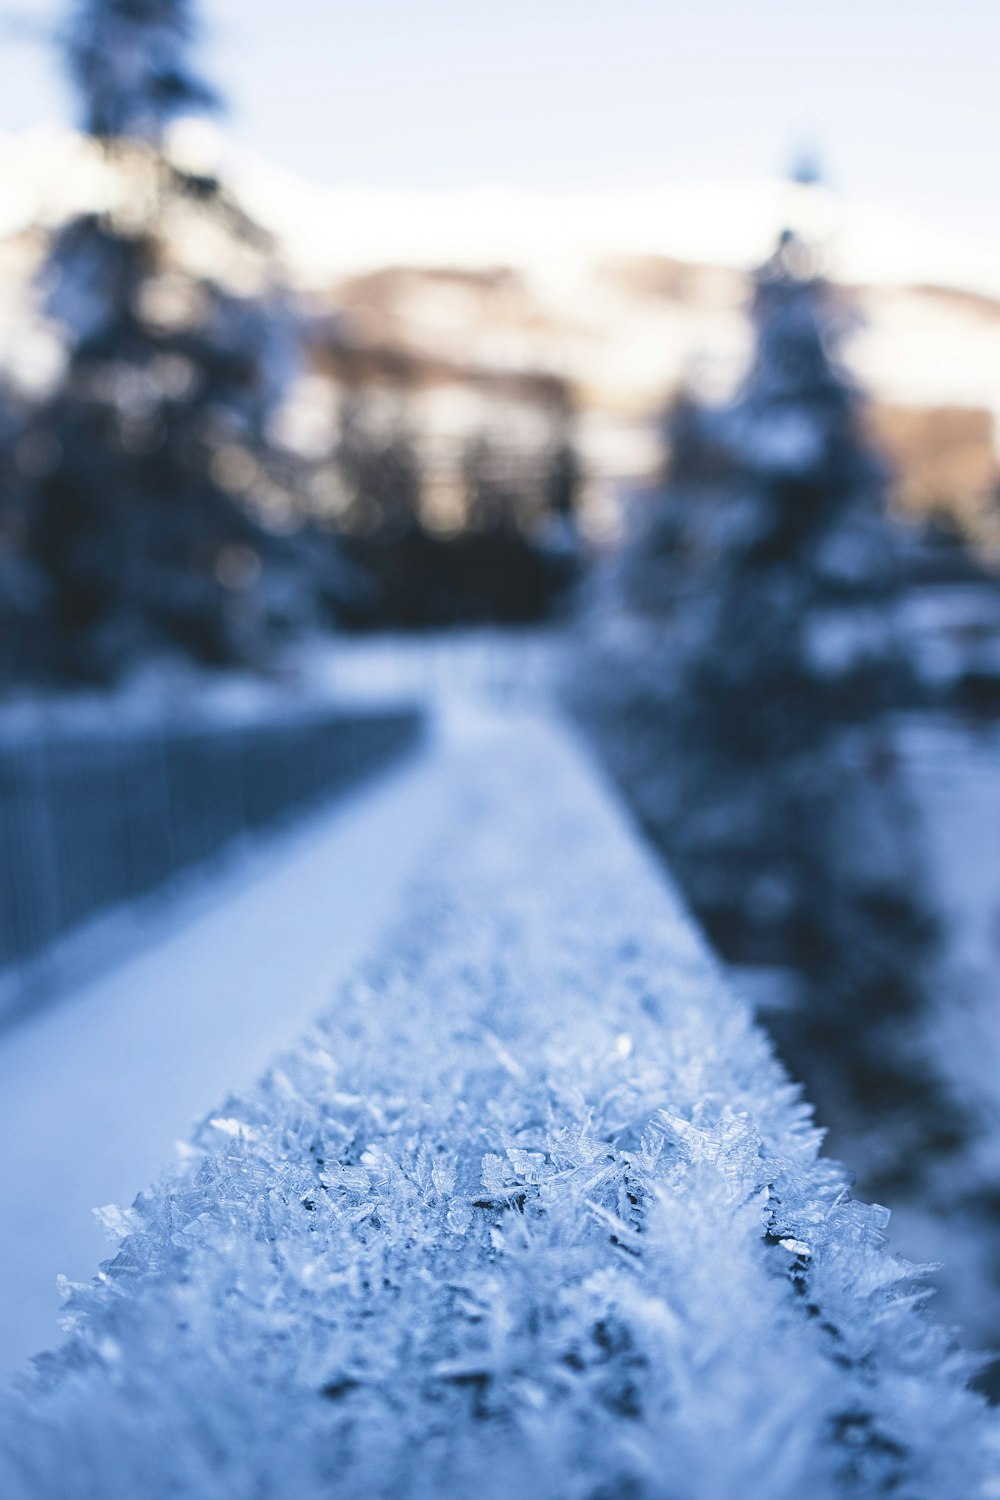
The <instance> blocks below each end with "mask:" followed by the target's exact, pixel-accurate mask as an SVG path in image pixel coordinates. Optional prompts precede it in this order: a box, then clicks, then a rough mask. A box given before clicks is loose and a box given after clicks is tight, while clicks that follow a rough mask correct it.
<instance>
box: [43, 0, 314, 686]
mask: <svg viewBox="0 0 1000 1500" xmlns="http://www.w3.org/2000/svg"><path fill="white" fill-rule="evenodd" d="M193 34H194V23H193V16H192V13H191V9H190V7H189V5H188V4H187V3H186V0H81V3H78V4H77V5H75V6H74V8H73V10H72V13H71V16H70V21H69V24H68V26H67V28H66V32H65V36H64V39H63V45H64V57H65V61H66V63H67V67H68V70H69V72H70V75H71V77H72V79H73V80H74V82H75V84H76V86H77V90H78V94H79V98H80V106H81V114H82V117H83V121H84V124H85V126H86V129H87V131H88V132H89V133H90V134H91V135H93V136H94V137H96V139H97V142H98V145H99V149H101V150H102V151H103V153H104V155H105V167H106V171H107V173H108V182H109V188H110V190H109V194H108V200H109V206H108V207H106V208H102V209H100V210H99V211H95V212H91V213H84V214H81V215H79V216H77V217H75V218H73V219H71V220H70V221H69V222H67V223H64V224H63V225H62V226H61V227H59V228H58V229H57V230H56V231H55V232H54V234H53V236H52V240H51V244H50V248H49V254H48V257H47V260H46V263H45V266H44V269H43V272H42V277H41V284H42V288H43V293H44V306H45V312H46V314H47V316H48V317H49V319H50V320H51V322H52V323H53V324H54V325H55V326H56V327H57V329H58V330H59V331H60V333H61V335H62V337H63V339H64V343H65V349H66V368H65V375H64V378H63V379H62V381H61V382H60V383H59V385H58V387H57V388H56V389H55V390H54V392H53V393H52V395H51V398H50V399H49V400H48V401H47V402H46V403H45V404H44V405H43V406H42V408H41V409H40V410H38V411H37V412H36V413H35V414H34V417H33V421H32V430H33V432H34V433H35V434H36V435H39V436H40V438H41V440H42V441H44V442H45V443H46V444H47V445H48V448H49V450H50V451H51V452H52V454H53V455H55V456H54V458H53V460H52V462H51V463H50V464H49V465H48V467H47V469H46V471H45V472H44V473H41V474H39V475H38V477H37V481H36V483H35V485H34V495H33V504H32V506H31V518H32V519H31V527H30V545H31V550H32V552H33V555H34V557H35V559H36V560H37V562H38V563H39V564H40V566H41V567H42V569H43V570H44V572H45V573H46V574H47V576H48V577H49V579H50V580H51V586H52V595H53V598H54V600H55V609H54V624H55V631H54V644H53V658H54V666H55V668H56V669H57V670H58V671H61V672H68V673H70V674H71V675H74V674H80V673H82V674H84V675H95V674H96V675H98V676H107V675H109V674H113V673H114V672H116V671H117V670H119V668H120V667H122V666H123V665H125V664H126V663H127V662H128V660H129V659H130V658H131V657H134V656H135V655H137V654H140V653H142V652H145V651H147V650H151V649H152V650H155V649H158V648H159V647H162V646H167V647H171V648H179V649H181V650H182V651H184V652H186V653H189V654H193V655H195V656H197V657H199V658H202V659H205V660H209V661H222V660H225V659H228V658H230V657H233V656H234V655H246V654H247V653H248V652H253V651H255V650H257V649H258V648H259V644H260V641H259V636H260V631H261V628H262V626H263V624H264V605H263V603H262V600H263V595H262V592H261V590H260V589H258V588H256V587H255V585H256V583H257V581H258V580H259V579H260V578H261V575H262V568H264V564H265V563H266V561H267V559H268V558H269V557H276V556H278V555H279V554H280V553H281V548H282V545H283V544H282V543H281V542H279V541H278V540H277V539H276V538H275V536H274V534H273V531H272V530H271V529H269V528H267V527H264V526H262V525H261V518H262V517H264V518H266V517H267V516H269V515H271V514H273V513H274V511H275V508H276V507H278V508H281V507H282V505H284V506H285V508H286V509H287V506H288V504H289V503H291V500H290V496H289V493H288V490H289V483H290V481H293V480H294V476H291V475H289V473H288V472H287V471H288V463H287V461H286V460H284V459H283V458H282V456H281V455H280V454H278V453H276V452H275V450H274V448H273V444H272V442H271V438H270V430H271V428H270V424H271V419H272V416H273V415H274V413H275V411H276V409H277V407H278V405H279V404H280V402H281V400H282V398H283V396H284V394H285V391H286V389H287V387H288V384H289V381H290V379H291V378H292V376H293V375H294V373H295V369H296V365H297V352H296V334H295V329H294V324H293V320H292V318H291V316H290V314H289V312H288V311H287V308H286V306H285V305H284V299H283V296H282V292H281V287H280V280H279V278H278V277H277V275H276V272H275V267H274V264H273V260H272V254H271V249H270V245H269V242H268V240H267V237H266V236H265V235H264V234H263V233H262V232H261V231H260V230H259V229H257V227H256V226H255V225H253V224H252V223H251V222H250V221H248V220H247V219H246V217H245V216H244V215H243V214H242V212H241V211H240V209H239V207H238V206H237V205H236V204H235V203H234V202H233V201H232V199H231V198H230V197H229V195H228V194H227V193H226V191H225V190H224V188H223V187H222V185H221V184H220V183H219V182H218V181H217V180H216V179H214V178H213V177H211V176H209V175H205V174H201V173H193V172H191V171H189V170H187V169H186V168H184V167H183V166H182V165H179V164H178V163H177V161H176V160H175V159H173V158H172V157H171V156H170V155H169V154H168V153H167V151H166V149H165V147H164V133H165V130H166V127H167V125H168V124H169V123H170V122H171V121H172V120H173V119H174V118H176V117H177V116H179V115H181V114H183V113H186V112H190V111H191V110H192V109H194V108H205V107H207V105H208V104H209V102H210V100H211V95H210V93H209V90H208V89H207V88H206V87H205V86H204V85H203V84H202V83H201V82H200V80H199V79H198V78H197V76H196V75H195V74H194V72H193V71H192V69H191V66H190V64H189V61H188V53H189V48H190V45H191V42H192V40H193ZM206 242H207V243H210V244H211V245H212V247H213V261H214V263H215V265H217V266H218V271H217V272H214V273H213V274H211V275H209V274H206V273H205V271H204V269H203V266H204V254H203V250H202V252H201V253H199V252H198V248H197V247H198V246H199V245H201V246H202V247H204V245H205V244H206ZM192 246H193V247H194V249H193V250H192ZM264 571H265V572H266V569H265V570H264Z"/></svg>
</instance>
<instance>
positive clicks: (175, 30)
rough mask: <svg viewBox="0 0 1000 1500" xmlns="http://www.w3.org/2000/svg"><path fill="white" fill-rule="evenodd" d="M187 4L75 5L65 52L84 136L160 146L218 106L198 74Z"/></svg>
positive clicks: (182, 0) (88, 1)
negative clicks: (188, 119) (175, 129)
mask: <svg viewBox="0 0 1000 1500" xmlns="http://www.w3.org/2000/svg"><path fill="white" fill-rule="evenodd" d="M194 32H195V26H194V19H193V13H192V7H191V5H190V4H189V3H188V0H76V3H75V4H74V5H73V7H72V10H71V12H70V16H69V21H68V23H67V26H66V29H65V33H64V38H63V45H64V50H65V57H66V66H67V71H68V73H69V76H70V78H71V80H72V82H73V84H74V85H75V87H76V91H77V97H78V99H79V103H80V114H81V125H82V128H83V130H84V131H85V132H86V133H87V134H88V135H91V136H94V137H96V138H97V139H99V140H104V141H108V142H111V143H114V142H120V141H124V140H144V141H146V142H148V143H149V144H150V145H152V146H157V147H158V146H160V145H161V144H162V141H163V132H164V129H165V128H166V126H167V125H169V124H170V122H171V121H172V120H175V119H177V118H179V117H181V116H184V115H189V114H192V113H196V112H198V111H201V110H204V109H206V108H211V107H213V106H214V105H215V104H216V102H217V97H216V95H215V94H214V92H213V91H212V90H211V89H210V88H208V87H207V85H206V84H204V83H203V82H202V81H201V79H199V78H198V77H197V75H196V74H195V73H194V72H193V70H192V67H191V63H190V58H189V53H190V51H191V46H192V42H193V39H194Z"/></svg>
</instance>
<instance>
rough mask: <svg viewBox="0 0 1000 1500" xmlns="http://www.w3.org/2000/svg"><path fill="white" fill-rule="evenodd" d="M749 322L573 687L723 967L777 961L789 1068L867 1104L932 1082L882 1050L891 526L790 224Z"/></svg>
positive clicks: (912, 968) (819, 284)
mask: <svg viewBox="0 0 1000 1500" xmlns="http://www.w3.org/2000/svg"><path fill="white" fill-rule="evenodd" d="M752 319H753V327H754V348H753V355H752V359H751V364H750V368H749V371H748V374H747V377H746V380H745V382H744V384H743V386H742V388H741V390H740V391H739V393H738V394H737V396H736V398H735V400H734V401H733V402H731V403H730V404H729V406H727V407H726V408H723V409H717V410H714V411H713V410H704V409H701V408H699V407H697V405H696V404H695V403H693V402H687V403H685V406H684V408H683V409H682V412H681V414H680V424H679V425H680V428H681V432H682V435H683V438H684V442H683V443H681V444H679V445H678V447H677V448H676V449H675V452H674V455H673V463H672V466H671V470H670V474H669V479H668V484H667V487H666V490H665V491H664V493H663V495H662V496H661V497H660V498H659V500H658V501H657V503H656V504H655V505H654V506H653V507H652V514H651V515H650V517H649V519H648V521H647V523H646V524H645V525H644V526H643V527H642V528H641V530H640V531H639V532H638V534H637V536H636V537H635V539H634V541H633V542H632V543H631V545H630V546H629V547H628V548H627V550H626V555H625V558H624V560H623V563H622V564H621V566H620V567H619V568H618V570H617V572H616V574H615V576H614V577H613V578H612V579H611V583H610V588H609V590H608V591H606V593H605V595H604V599H603V613H602V615H601V617H600V619H599V621H598V622H597V628H599V630H600V637H599V639H598V642H597V644H596V647H595V655H594V656H593V657H592V658H591V660H590V661H589V662H588V671H587V681H586V685H585V687H583V688H582V689H581V690H580V691H579V692H578V693H577V700H578V701H579V702H580V703H581V706H582V712H583V713H584V714H585V716H586V717H587V718H588V719H589V721H590V722H591V724H592V725H593V726H594V729H595V731H596V734H597V739H598V743H599V744H600V745H601V746H603V748H604V751H605V754H606V756H607V758H608V760H609V763H610V765H611V767H612V769H613V770H614V771H615V773H616V774H617V776H618V777H619V779H620V780H621V782H622V784H623V787H624V789H625V791H626V793H627V794H628V795H629V796H630V798H631V800H632V801H633V804H634V806H635V807H636V810H637V812H638V814H639V816H640V818H641V819H642V821H643V823H644V825H645V826H646V828H647V829H648V831H649V832H650V834H651V835H652V837H653V839H654V841H655V842H656V843H657V844H658V845H659V847H660V848H661V849H662V850H663V852H664V853H665V855H666V856H667V858H668V861H669V863H670V865H671V867H672V869H674V871H675V872H676V873H677V874H678V876H679V877H680V879H681V882H682V884H683V886H684V888H685V891H686V893H687V895H688V897H689V899H690V900H691V902H692V904H693V906H694V907H695V910H696V911H697V913H698V914H699V916H700V918H701V920H702V921H703V922H704V924H705V926H706V928H707V930H708V932H709V935H710V937H711V938H712V939H713V941H714V942H715V943H716V945H717V947H718V948H719V950H720V952H721V953H722V955H723V957H724V958H726V959H727V960H728V961H730V962H733V963H737V964H742V965H751V966H755V967H761V966H763V967H765V968H777V969H780V970H783V971H785V972H788V973H792V974H794V975H795V977H796V981H797V984H798V986H799V988H800V992H801V994H802V996H803V997H804V998H803V1004H802V1005H801V1007H799V1008H797V1009H796V1010H794V1011H792V1012H788V1013H786V1014H785V1015H783V1016H782V1017H781V1018H780V1020H779V1021H776V1026H777V1027H778V1028H779V1029H780V1032H781V1035H782V1039H783V1041H784V1043H785V1044H786V1045H787V1048H788V1051H789V1055H790V1057H791V1060H792V1063H793V1067H794V1068H795V1070H796V1071H797V1072H799V1073H803V1072H810V1071H812V1070H811V1064H812V1063H815V1061H816V1059H817V1058H819V1057H822V1058H823V1059H824V1064H823V1067H824V1072H823V1076H822V1077H820V1078H817V1077H815V1076H812V1077H810V1084H811V1089H812V1093H813V1095H814V1096H816V1097H818V1099H819V1100H820V1102H821V1103H823V1104H827V1105H829V1104H830V1101H831V1099H837V1101H838V1102H837V1103H835V1104H834V1105H832V1106H831V1108H832V1109H833V1111H834V1112H836V1109H837V1108H838V1107H839V1104H840V1103H842V1102H843V1098H844V1097H849V1098H850V1099H851V1101H852V1104H853V1106H854V1107H855V1108H858V1109H860V1110H862V1112H864V1113H868V1112H872V1114H869V1118H872V1117H873V1112H874V1108H875V1107H876V1105H877V1102H878V1101H879V1100H884V1099H885V1097H886V1094H887V1093H891V1094H893V1096H894V1098H895V1099H896V1100H897V1102H898V1101H899V1100H905V1099H906V1098H910V1099H912V1098H913V1097H914V1096H915V1095H917V1094H919V1093H920V1092H921V1091H922V1090H924V1089H930V1090H931V1091H933V1090H932V1085H931V1083H930V1082H929V1078H930V1075H931V1074H932V1072H933V1068H932V1066H931V1067H929V1068H928V1067H925V1068H924V1071H923V1072H922V1071H921V1065H920V1064H915V1063H914V1061H913V1059H912V1058H911V1057H909V1056H907V1055H906V1044H905V1042H903V1041H901V1040H900V1038H901V1037H902V1036H903V1034H904V1032H905V1031H906V1029H907V1027H910V1026H911V1025H912V1023H913V1021H914V1017H915V1016H916V1014H917V1013H918V1011H919V1009H920V1006H921V1003H922V994H921V989H920V959H921V955H924V956H926V955H927V953H928V951H929V949H928V943H929V940H930V928H929V923H928V919H927V907H926V901H925V895H924V892H923V890H922V889H921V882H920V873H919V872H920V860H919V856H918V852H917V848H916V844H915V840H914V834H913V820H912V817H911V816H910V814H909V811H908V809H907V805H906V798H905V795H904V793H903V790H902V788H901V787H900V785H899V783H898V781H897V780H896V779H895V778H894V777H893V774H892V757H891V753H888V752H887V751H886V748H885V747H886V744H887V741H886V737H885V728H884V726H885V724H886V716H887V714H888V713H889V711H891V710H892V709H894V708H896V707H899V706H901V705H904V704H905V703H906V702H907V695H908V692H909V682H908V674H907V671H906V663H905V654H904V653H903V651H902V650H901V648H900V643H899V642H898V640H897V637H896V632H895V625H894V618H895V617H894V613H893V609H892V603H893V597H894V583H895V576H896V572H895V556H896V546H895V539H894V536H893V532H892V529H891V526H890V524H889V522H888V520H887V517H886V514H885V508H884V493H883V491H884V485H883V480H882V474H881V471H880V467H879V465H878V463H877V462H876V460H875V459H874V457H873V456H872V454H871V453H870V451H869V448H868V445H867V443H866V441H865V438H864V432H863V426H862V423H861V411H860V401H859V397H858V394H857V392H856V391H855V389H854V387H853V385H852V383H851V381H850V380H849V379H848V378H847V376H846V375H845V373H844V372H843V370H842V368H841V366H840V363H839V359H838V354H837V348H838V335H839V334H840V332H841V331H842V329H843V324H844V320H843V316H842V314H841V312H840V309H839V308H838V307H837V304H836V298H835V295H834V292H833V290H832V288H830V287H829V286H828V284H827V283H826V282H825V281H824V280H823V279H822V277H820V276H819V275H818V274H817V271H816V267H815V263H814V259H813V257H812V256H811V255H810V253H809V252H808V249H807V248H806V247H805V246H804V245H802V243H801V242H800V241H799V240H797V239H796V238H795V237H794V236H792V235H787V234H786V235H783V236H782V238H781V241H780V243H779V245H778V247H777V250H776V252H775V255H774V256H773V257H772V258H771V259H770V260H769V261H768V262H767V263H766V265H765V266H763V267H762V268H761V270H760V272H759V273H758V274H757V276H756V277H755V279H754V286H753V302H752ZM910 1034H911V1035H912V1031H911V1033H910ZM893 1038H895V1040H893ZM876 1082H877V1083H878V1088H877V1090H876ZM899 1118H900V1120H901V1119H902V1114H900V1117H899ZM940 1120H941V1122H942V1124H944V1122H946V1121H948V1122H949V1124H948V1128H950V1126H951V1123H952V1122H950V1117H949V1115H948V1111H947V1110H946V1109H945V1108H944V1107H943V1106H942V1108H941V1111H940ZM883 1123H884V1122H883ZM925 1142H926V1137H925ZM908 1144H909V1142H907V1141H903V1140H902V1139H901V1140H899V1141H897V1143H896V1146H897V1148H898V1152H897V1155H896V1156H895V1158H894V1165H895V1167H896V1168H898V1167H899V1165H900V1162H901V1161H902V1160H903V1157H904V1155H905V1150H906V1146H907V1145H908ZM891 1156H892V1151H891V1150H889V1151H887V1158H889V1157H891Z"/></svg>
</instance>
